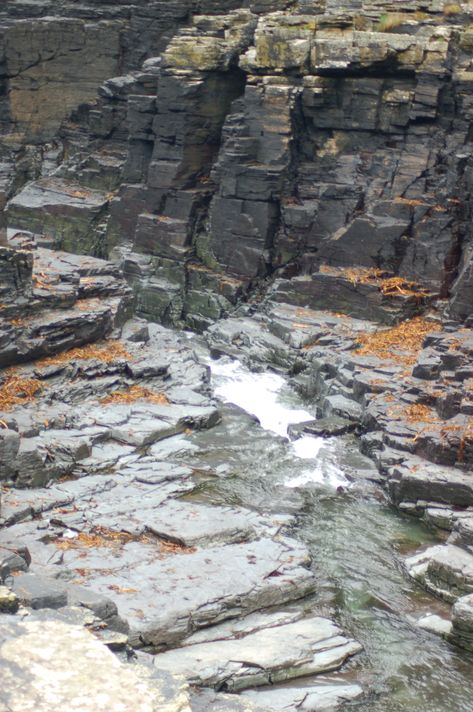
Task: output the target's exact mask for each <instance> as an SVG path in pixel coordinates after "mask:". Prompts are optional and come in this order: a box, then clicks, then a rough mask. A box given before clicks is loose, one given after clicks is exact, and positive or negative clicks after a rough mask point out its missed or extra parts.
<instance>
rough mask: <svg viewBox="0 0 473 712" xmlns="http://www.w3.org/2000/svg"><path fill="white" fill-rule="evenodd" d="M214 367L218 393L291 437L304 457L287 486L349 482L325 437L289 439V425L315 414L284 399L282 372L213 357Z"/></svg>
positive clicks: (266, 425)
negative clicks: (256, 370) (254, 369)
mask: <svg viewBox="0 0 473 712" xmlns="http://www.w3.org/2000/svg"><path fill="white" fill-rule="evenodd" d="M210 367H211V370H212V379H213V382H214V385H215V388H214V392H215V395H216V396H218V397H219V398H221V399H222V400H223V401H225V402H227V403H233V404H234V405H237V406H238V407H239V408H241V409H242V410H244V411H246V412H247V413H249V414H250V415H254V416H255V417H256V418H258V420H259V422H260V424H261V427H262V428H264V429H265V430H268V431H269V432H272V433H275V434H276V435H280V436H281V437H283V438H287V440H288V445H289V447H291V448H292V451H293V453H294V455H295V457H296V458H298V459H300V460H301V467H300V471H299V473H298V474H297V475H296V476H294V477H291V478H290V479H288V480H286V482H285V485H286V486H287V487H301V486H303V485H307V484H310V483H320V484H328V485H331V486H333V487H338V486H339V485H347V484H348V480H347V479H346V477H345V476H344V474H343V472H341V470H340V468H339V467H338V466H337V464H336V458H335V457H334V456H333V452H332V451H331V449H330V447H329V446H328V445H327V441H326V440H324V438H320V437H314V436H311V435H307V436H303V437H300V438H298V439H297V440H294V441H292V442H291V441H289V438H288V435H287V429H288V427H289V425H293V424H297V423H303V422H304V421H307V420H313V417H314V416H313V415H312V413H309V411H307V410H303V409H301V408H297V407H295V406H293V405H291V404H290V402H288V399H287V398H286V399H284V395H287V394H285V391H287V385H286V381H285V379H284V378H283V377H282V376H279V375H278V374H276V373H269V372H265V373H253V372H252V371H249V370H248V369H247V368H246V367H245V366H243V365H242V364H241V363H240V362H239V361H230V360H228V359H220V360H218V361H211V362H210Z"/></svg>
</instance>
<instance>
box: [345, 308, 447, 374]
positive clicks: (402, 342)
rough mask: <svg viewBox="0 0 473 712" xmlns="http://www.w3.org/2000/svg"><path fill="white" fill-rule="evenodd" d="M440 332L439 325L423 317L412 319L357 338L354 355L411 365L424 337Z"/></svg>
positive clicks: (415, 358)
mask: <svg viewBox="0 0 473 712" xmlns="http://www.w3.org/2000/svg"><path fill="white" fill-rule="evenodd" d="M440 330H441V326H440V324H437V323H435V322H432V321H428V320H427V319H425V318H424V317H414V318H413V319H408V320H406V321H403V322H401V323H400V324H397V325H396V326H393V327H391V328H390V329H384V330H383V331H376V332H374V333H371V334H361V335H360V336H357V342H358V348H357V349H356V350H355V353H356V354H359V355H360V356H376V357H377V358H379V359H383V360H384V359H386V360H390V361H396V362H398V363H402V364H406V365H413V364H414V363H415V362H416V360H417V356H418V354H419V351H420V350H421V349H422V344H423V343H424V340H425V338H426V336H428V335H429V334H431V333H432V332H434V331H440Z"/></svg>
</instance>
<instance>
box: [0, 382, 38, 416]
mask: <svg viewBox="0 0 473 712" xmlns="http://www.w3.org/2000/svg"><path fill="white" fill-rule="evenodd" d="M43 388H44V385H43V384H42V383H41V381H38V380H37V379H35V378H22V377H21V376H17V375H15V374H10V375H9V376H7V377H6V379H5V380H4V381H3V383H2V384H1V385H0V410H2V411H8V410H11V409H12V408H14V407H15V406H17V405H25V404H26V403H31V401H33V400H34V399H35V397H36V396H37V395H38V393H40V392H41V391H42V390H43Z"/></svg>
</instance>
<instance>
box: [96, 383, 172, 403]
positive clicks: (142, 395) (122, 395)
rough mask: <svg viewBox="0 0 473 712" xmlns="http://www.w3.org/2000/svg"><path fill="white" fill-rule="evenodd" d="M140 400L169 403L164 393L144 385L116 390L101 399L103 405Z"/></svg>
mask: <svg viewBox="0 0 473 712" xmlns="http://www.w3.org/2000/svg"><path fill="white" fill-rule="evenodd" d="M138 400H145V401H147V402H148V403H156V404H157V405H169V398H168V397H167V396H166V395H165V394H164V393H159V392H157V391H152V390H151V389H149V388H144V387H143V386H130V388H127V389H126V390H125V391H114V392H113V393H110V394H109V395H108V396H105V397H104V398H101V399H100V402H101V403H103V405H110V404H115V405H119V404H121V403H135V402H136V401H138Z"/></svg>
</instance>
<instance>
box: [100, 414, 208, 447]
mask: <svg viewBox="0 0 473 712" xmlns="http://www.w3.org/2000/svg"><path fill="white" fill-rule="evenodd" d="M88 417H89V420H90V423H91V424H93V425H99V426H100V425H101V426H108V427H109V428H110V437H111V438H112V439H113V440H118V441H119V442H122V443H128V444H130V445H134V446H135V447H144V446H147V445H151V444H152V443H155V442H157V441H159V440H163V439H165V438H169V437H171V436H173V435H176V434H177V433H183V432H185V431H186V430H187V429H190V428H194V429H196V430H200V429H203V428H212V427H213V426H214V425H217V423H218V422H219V421H220V414H219V412H218V410H217V408H214V407H212V406H210V407H202V406H193V405H187V406H182V405H136V406H124V405H114V406H108V407H107V406H102V407H97V408H91V409H90V410H89V413H88Z"/></svg>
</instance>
